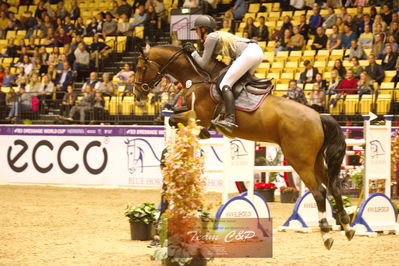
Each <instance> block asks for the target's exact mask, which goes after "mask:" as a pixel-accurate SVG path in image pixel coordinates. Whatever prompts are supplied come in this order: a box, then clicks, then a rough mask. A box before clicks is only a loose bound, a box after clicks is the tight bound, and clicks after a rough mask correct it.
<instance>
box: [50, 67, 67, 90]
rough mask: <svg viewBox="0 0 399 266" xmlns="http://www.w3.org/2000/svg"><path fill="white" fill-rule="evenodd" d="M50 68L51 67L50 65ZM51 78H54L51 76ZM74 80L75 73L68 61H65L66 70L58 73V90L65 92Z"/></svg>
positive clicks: (56, 85)
mask: <svg viewBox="0 0 399 266" xmlns="http://www.w3.org/2000/svg"><path fill="white" fill-rule="evenodd" d="M49 70H50V67H49ZM50 78H52V77H51V76H50ZM72 82H73V73H72V70H71V67H70V65H69V63H68V62H65V63H64V70H62V72H61V73H59V74H57V75H56V78H55V88H56V90H57V91H58V92H65V91H66V89H67V87H68V86H69V85H71V84H72Z"/></svg>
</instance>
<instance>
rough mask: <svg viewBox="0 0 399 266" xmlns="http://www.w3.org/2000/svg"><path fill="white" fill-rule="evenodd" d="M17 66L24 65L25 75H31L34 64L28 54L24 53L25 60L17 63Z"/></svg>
mask: <svg viewBox="0 0 399 266" xmlns="http://www.w3.org/2000/svg"><path fill="white" fill-rule="evenodd" d="M16 66H17V67H22V68H23V69H24V72H25V75H27V76H29V75H30V74H31V73H32V68H33V64H32V62H31V61H30V58H29V56H28V55H24V57H23V61H22V62H21V63H18V64H17V65H16Z"/></svg>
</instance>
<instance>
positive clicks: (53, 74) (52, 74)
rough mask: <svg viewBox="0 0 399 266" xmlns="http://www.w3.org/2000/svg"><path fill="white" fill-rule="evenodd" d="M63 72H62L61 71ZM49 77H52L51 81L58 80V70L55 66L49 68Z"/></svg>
mask: <svg viewBox="0 0 399 266" xmlns="http://www.w3.org/2000/svg"><path fill="white" fill-rule="evenodd" d="M61 72H62V71H61ZM47 75H48V76H49V77H50V79H51V81H53V82H55V81H56V78H57V75H58V73H57V70H56V69H55V66H54V65H49V66H48V68H47Z"/></svg>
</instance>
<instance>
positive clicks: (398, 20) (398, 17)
mask: <svg viewBox="0 0 399 266" xmlns="http://www.w3.org/2000/svg"><path fill="white" fill-rule="evenodd" d="M394 23H399V14H398V13H396V12H394V13H392V15H391V23H389V24H388V28H389V30H390V31H391V30H392V27H393V24H394Z"/></svg>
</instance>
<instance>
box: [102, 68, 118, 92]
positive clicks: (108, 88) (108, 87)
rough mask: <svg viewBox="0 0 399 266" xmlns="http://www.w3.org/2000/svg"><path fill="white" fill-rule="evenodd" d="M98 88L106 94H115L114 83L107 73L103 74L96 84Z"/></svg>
mask: <svg viewBox="0 0 399 266" xmlns="http://www.w3.org/2000/svg"><path fill="white" fill-rule="evenodd" d="M98 90H99V91H101V92H102V93H103V94H104V95H107V96H114V95H116V88H115V86H114V84H112V80H111V79H110V75H109V73H104V74H103V81H102V82H100V84H99V85H98Z"/></svg>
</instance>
